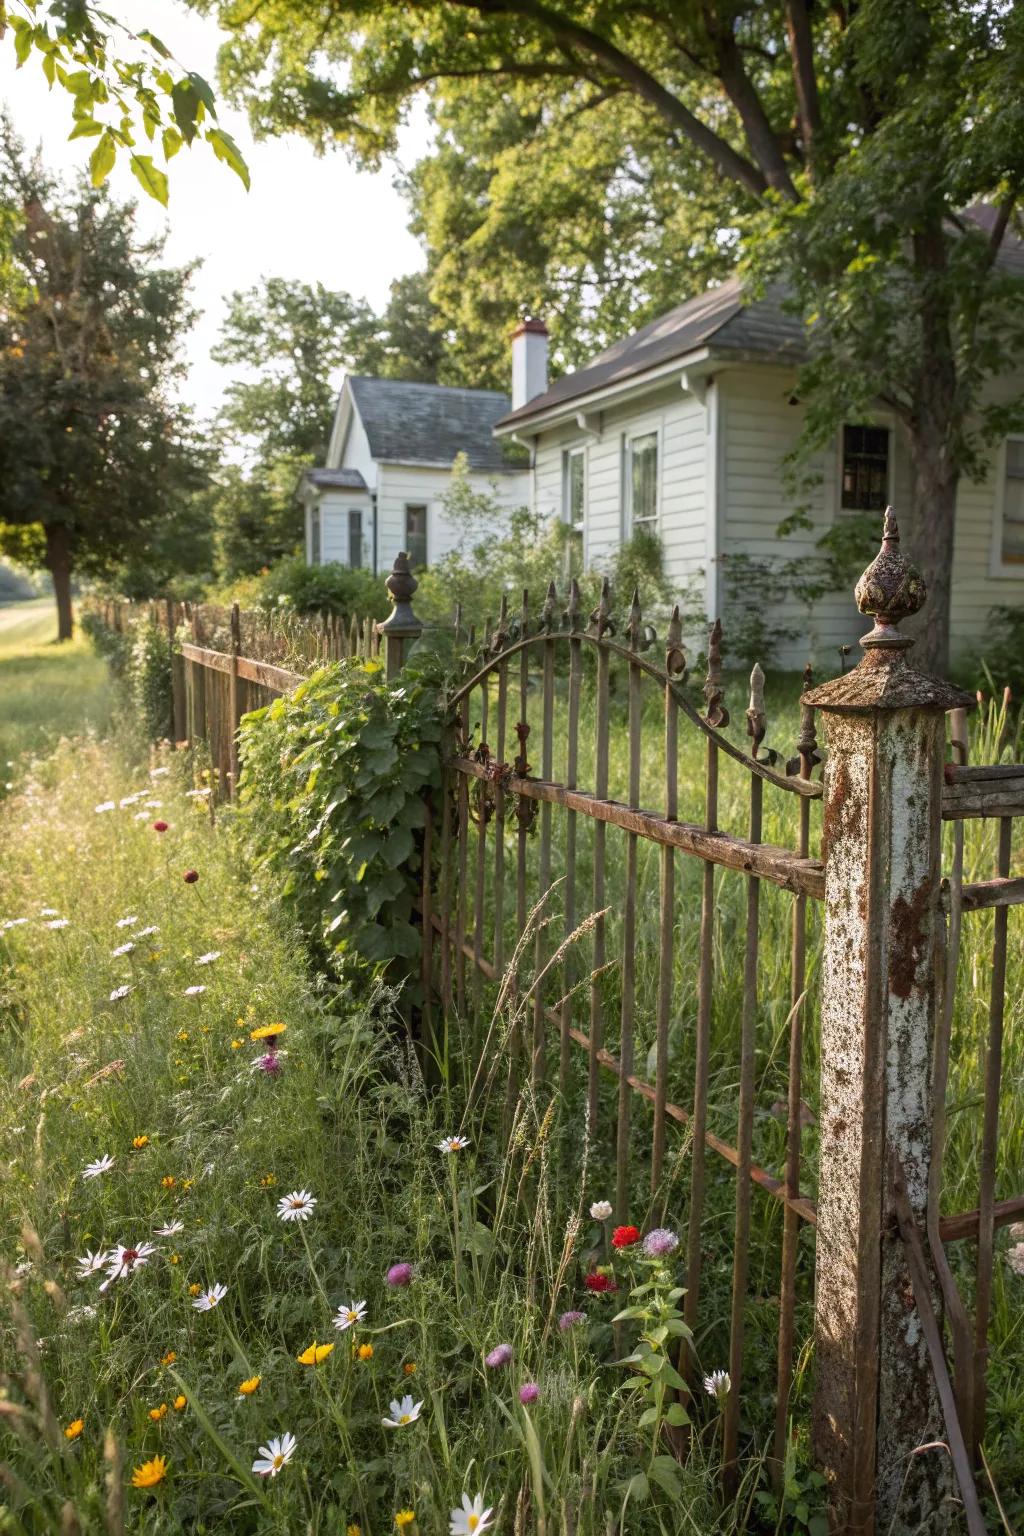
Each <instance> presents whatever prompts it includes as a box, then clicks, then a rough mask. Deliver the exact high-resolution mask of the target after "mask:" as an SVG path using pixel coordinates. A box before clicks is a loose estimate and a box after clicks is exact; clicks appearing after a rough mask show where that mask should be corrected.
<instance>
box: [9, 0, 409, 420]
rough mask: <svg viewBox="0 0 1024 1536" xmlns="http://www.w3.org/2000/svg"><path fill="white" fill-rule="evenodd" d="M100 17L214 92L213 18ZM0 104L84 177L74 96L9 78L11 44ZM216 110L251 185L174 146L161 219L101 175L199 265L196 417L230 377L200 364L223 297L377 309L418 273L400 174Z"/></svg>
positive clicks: (66, 169) (49, 155)
mask: <svg viewBox="0 0 1024 1536" xmlns="http://www.w3.org/2000/svg"><path fill="white" fill-rule="evenodd" d="M106 9H107V10H108V11H110V12H112V13H114V14H116V15H117V16H118V17H120V18H122V19H123V20H124V21H125V23H126V24H127V25H129V26H133V25H134V26H136V27H138V26H149V27H151V28H152V29H153V31H154V32H156V33H157V35H158V36H159V37H160V38H161V39H162V41H163V42H164V43H165V44H166V45H167V47H168V48H170V49H171V51H172V53H173V54H174V55H175V57H176V58H177V60H178V62H179V63H180V64H181V65H182V66H183V67H184V68H186V69H190V70H195V71H197V72H198V73H199V74H201V75H202V76H204V78H205V79H207V80H209V82H210V84H211V85H212V86H213V87H214V89H215V90H216V54H217V48H218V45H219V42H220V39H221V37H222V35H223V34H222V33H221V32H220V30H219V28H218V27H217V25H216V23H215V22H214V21H213V20H212V19H207V18H203V17H199V16H196V15H193V14H192V13H191V12H188V11H185V10H183V9H182V7H181V6H180V5H178V4H177V3H173V0H157V3H156V4H154V0H112V3H110V4H108V5H107V7H106ZM0 99H3V100H5V101H6V103H7V107H8V110H9V111H10V113H11V115H12V117H13V119H14V122H15V125H16V127H17V129H18V132H19V133H20V134H21V135H22V137H23V138H24V139H25V140H26V142H27V143H28V144H29V146H31V147H34V146H35V145H36V144H37V143H40V144H41V145H42V148H43V153H44V156H45V159H46V162H47V164H48V165H49V166H50V167H51V168H52V169H54V170H58V171H60V172H62V173H64V174H74V173H75V172H76V171H77V170H79V169H84V167H85V165H86V162H87V159H88V156H89V154H90V152H91V150H92V147H93V143H94V141H92V140H90V139H76V140H75V141H74V142H73V143H70V144H69V143H68V142H67V136H68V133H69V132H70V129H71V101H70V97H68V96H67V94H66V93H65V92H64V91H62V90H61V89H60V88H59V87H55V88H54V90H53V91H52V92H51V91H48V89H47V85H46V81H45V79H44V77H43V73H42V70H41V69H40V67H39V64H38V62H37V57H36V55H33V56H31V57H30V59H29V61H28V63H26V64H25V66H24V67H23V68H22V69H21V70H17V71H16V70H15V68H14V49H13V47H12V46H11V44H10V41H9V39H8V40H7V41H5V43H4V45H3V47H2V48H0ZM217 110H218V118H219V120H220V123H221V126H222V127H224V128H226V129H227V131H228V132H229V133H230V134H231V135H232V136H233V137H234V139H235V141H236V142H237V144H238V145H239V147H240V149H241V150H242V153H243V154H244V156H245V158H246V160H247V162H248V165H249V171H250V175H251V178H252V188H251V191H249V192H246V190H245V188H244V187H243V186H242V183H241V182H240V181H239V180H238V178H237V176H236V175H235V174H234V172H233V171H231V170H229V169H228V167H227V166H225V165H222V164H221V163H220V162H219V161H217V160H215V159H214V156H213V153H212V151H211V150H209V149H208V148H205V147H202V146H197V147H196V148H195V149H193V151H192V152H191V153H190V152H189V151H188V150H187V149H182V150H181V152H180V153H179V154H178V155H177V156H176V157H175V158H174V160H173V161H172V162H171V165H170V180H171V191H170V200H169V206H168V209H167V210H166V211H165V210H164V209H162V208H161V207H160V205H159V204H158V203H156V202H154V201H153V200H152V199H151V198H147V197H146V196H145V195H144V194H142V193H141V191H140V189H139V187H138V184H137V183H136V181H135V178H134V177H133V176H132V174H131V171H130V170H129V168H128V163H127V160H125V159H124V158H123V157H119V159H118V164H117V166H116V167H115V169H114V172H113V174H112V176H111V179H110V185H111V188H112V190H113V191H114V193H115V194H116V195H118V196H119V197H122V198H126V199H127V198H133V199H136V200H137V201H138V204H139V224H140V228H141V229H142V230H143V231H144V232H145V233H146V234H151V233H155V232H158V231H163V230H166V231H167V235H168V239H167V245H166V251H165V258H166V260H167V262H168V263H169V264H171V265H174V266H181V265H185V264H186V263H189V262H192V261H193V260H194V259H195V258H196V257H197V256H201V257H202V266H201V268H200V269H199V271H198V272H197V273H196V275H195V278H194V280H193V287H192V293H193V301H194V303H195V305H196V308H198V309H200V310H202V311H203V314H202V317H201V318H200V320H199V321H198V322H197V323H196V326H195V328H194V329H193V331H192V333H191V335H190V337H189V340H188V344H187V358H188V363H189V384H188V394H189V397H190V399H191V400H192V402H193V403H194V404H195V406H196V407H197V409H198V410H199V411H200V412H201V413H202V414H208V413H210V412H212V411H214V410H215V409H216V407H217V405H218V403H219V401H220V397H221V392H222V389H223V386H224V383H225V381H226V374H225V371H224V370H223V369H222V368H219V367H218V366H217V365H216V364H215V363H214V362H212V361H211V359H210V347H211V346H212V345H213V343H214V342H215V341H216V339H217V333H218V329H219V325H220V318H221V315H222V313H223V307H224V306H223V298H224V295H225V294H228V293H230V292H231V291H232V290H233V289H235V288H247V287H249V286H250V285H251V284H253V283H255V282H257V281H258V280H259V278H260V277H262V276H267V277H271V276H274V277H289V278H301V279H304V280H305V281H307V282H315V281H320V282H322V283H324V284H325V286H327V287H328V288H337V289H344V290H346V291H348V292H349V293H352V294H354V295H355V296H357V297H359V298H364V299H367V300H369V302H370V303H371V304H373V305H374V306H375V307H377V308H379V307H381V306H382V305H383V304H384V302H385V301H386V299H387V296H388V285H389V284H390V282H391V280H392V279H393V278H395V277H398V276H399V275H401V274H402V273H404V272H411V271H413V270H415V269H417V268H419V267H421V266H422V265H423V258H422V254H421V252H420V248H419V246H418V245H417V243H416V241H415V240H414V239H413V237H412V236H411V235H410V234H409V232H408V231H407V229H406V227H405V225H406V217H407V214H406V208H405V204H404V203H403V202H402V200H401V198H400V197H399V195H398V193H397V192H396V191H395V188H394V186H393V180H394V176H395V174H396V169H397V168H396V167H392V168H391V169H390V170H387V169H386V170H384V171H381V172H380V173H378V174H376V175H369V174H367V173H365V172H360V171H357V170H356V168H355V167H354V166H353V165H351V164H350V163H349V162H348V160H347V159H346V158H345V157H344V155H343V154H341V153H340V152H335V153H333V154H329V155H327V156H326V157H325V158H323V159H319V160H318V159H317V158H316V156H315V155H314V153H313V151H312V149H311V148H310V147H309V145H308V144H306V143H305V142H304V141H302V140H300V139H294V138H292V139H278V140H269V141H264V142H262V143H258V144H257V143H254V142H253V139H252V135H251V133H250V132H249V125H248V122H247V120H246V118H245V115H244V114H243V113H241V112H236V111H233V110H232V109H231V108H230V107H228V106H227V105H226V104H224V103H222V102H221V100H220V99H219V93H218V108H217ZM427 145H428V128H427V123H426V119H425V116H422V115H421V116H419V117H418V118H417V121H416V123H415V125H414V126H412V127H410V129H409V130H408V131H407V132H406V133H405V135H404V137H403V142H402V145H401V149H400V161H401V164H402V165H403V166H409V165H411V164H412V163H413V162H414V161H415V160H416V159H418V158H419V156H420V155H421V154H422V153H423V152H424V151H425V150H426V148H427ZM157 161H158V164H159V163H162V162H161V161H160V159H159V157H157Z"/></svg>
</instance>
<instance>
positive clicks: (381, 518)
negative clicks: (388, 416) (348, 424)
mask: <svg viewBox="0 0 1024 1536" xmlns="http://www.w3.org/2000/svg"><path fill="white" fill-rule="evenodd" d="M451 478H452V477H451V471H450V470H448V469H439V468H435V467H430V466H423V465H413V464H380V465H378V466H377V520H378V527H379V533H378V538H379V544H378V551H377V558H378V562H379V568H380V569H381V570H382V571H387V570H390V569H391V566H392V564H393V563H394V559H395V556H396V555H397V554H398V553H399V551H400V550H402V549H404V548H405V509H406V506H407V505H410V504H412V505H422V504H426V507H427V560H428V563H429V564H433V563H434V562H435V561H436V560H440V559H441V558H442V556H444V555H447V554H449V553H450V552H451V551H452V550H453V549H455V548H457V546H458V544H459V542H460V537H461V530H460V529H459V528H458V527H456V526H455V525H454V524H453V523H452V522H451V520H450V519H449V518H448V517H447V516H446V515H445V510H444V497H445V495H446V493H447V492H448V490H449V489H450V487H451ZM468 481H469V485H470V487H471V488H472V489H473V490H474V491H476V492H483V493H486V494H488V495H493V496H494V498H495V500H496V502H497V505H498V509H499V510H498V514H497V517H496V519H495V526H494V532H495V533H496V534H498V535H500V534H501V533H502V532H503V530H504V527H505V524H506V522H507V516H508V513H510V512H512V511H514V510H515V508H517V507H522V506H525V504H526V502H527V499H528V496H529V472H528V471H527V470H525V469H524V470H522V471H520V472H518V473H516V474H508V475H502V476H499V477H496V478H495V479H494V480H491V479H490V478H489V477H488V476H487V475H485V474H472V473H471V474H470V475H469V476H468Z"/></svg>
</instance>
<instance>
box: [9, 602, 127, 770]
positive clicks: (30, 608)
mask: <svg viewBox="0 0 1024 1536" xmlns="http://www.w3.org/2000/svg"><path fill="white" fill-rule="evenodd" d="M56 627H57V621H56V615H55V613H54V608H53V601H52V599H49V598H47V599H40V600H39V601H37V602H28V603H12V604H10V605H8V606H0V700H2V701H3V702H2V707H0V799H2V798H3V796H4V794H5V793H7V792H8V791H7V790H6V788H5V786H6V785H7V784H9V783H14V782H15V781H16V780H17V776H18V760H19V758H20V757H21V756H22V754H23V753H32V752H45V751H47V750H49V749H50V748H51V747H52V746H53V745H54V744H55V743H56V741H57V740H58V738H59V737H60V736H61V735H65V734H66V735H75V734H78V733H80V732H82V731H84V730H86V729H95V730H96V731H99V732H102V731H104V730H105V729H106V728H107V726H108V725H109V723H110V719H111V710H112V696H111V690H110V686H109V682H108V679H107V673H106V668H105V666H104V664H103V662H102V661H101V660H100V658H99V657H98V656H97V655H96V654H95V652H94V651H93V650H92V648H91V647H90V646H89V645H88V643H87V642H86V641H85V640H84V639H83V638H82V637H81V636H79V637H77V638H76V639H75V640H73V641H70V642H68V643H66V644H64V645H58V644H57V643H56V640H55V639H54V636H55V633H56Z"/></svg>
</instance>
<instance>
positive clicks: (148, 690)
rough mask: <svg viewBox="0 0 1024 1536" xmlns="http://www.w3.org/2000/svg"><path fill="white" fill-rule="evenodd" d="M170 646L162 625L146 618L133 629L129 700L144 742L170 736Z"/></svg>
mask: <svg viewBox="0 0 1024 1536" xmlns="http://www.w3.org/2000/svg"><path fill="white" fill-rule="evenodd" d="M171 685H172V680H171V645H170V641H169V640H168V637H167V631H166V630H165V629H164V628H163V626H162V625H160V624H156V623H154V622H152V621H150V622H149V623H147V624H140V625H139V626H138V627H137V629H136V631H135V644H134V646H133V647H132V653H131V676H130V686H131V695H132V703H133V704H134V705H135V708H136V710H137V712H138V718H139V720H140V721H141V723H142V726H143V728H144V730H145V733H146V739H147V740H148V741H164V740H166V739H167V738H169V737H170V735H171V730H172V721H171Z"/></svg>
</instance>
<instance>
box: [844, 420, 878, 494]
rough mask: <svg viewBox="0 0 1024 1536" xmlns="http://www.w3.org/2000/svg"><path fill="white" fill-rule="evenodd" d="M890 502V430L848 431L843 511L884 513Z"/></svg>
mask: <svg viewBox="0 0 1024 1536" xmlns="http://www.w3.org/2000/svg"><path fill="white" fill-rule="evenodd" d="M888 500H889V429H888V427H844V428H843V475H842V500H841V503H840V504H841V506H842V508H843V510H844V511H845V512H881V511H883V510H884V508H885V505H886V503H887V502H888Z"/></svg>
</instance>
